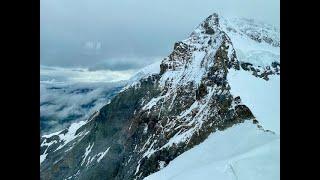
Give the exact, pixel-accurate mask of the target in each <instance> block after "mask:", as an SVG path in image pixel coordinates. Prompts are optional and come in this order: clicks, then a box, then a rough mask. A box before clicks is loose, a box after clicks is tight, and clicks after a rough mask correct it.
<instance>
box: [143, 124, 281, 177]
mask: <svg viewBox="0 0 320 180" xmlns="http://www.w3.org/2000/svg"><path fill="white" fill-rule="evenodd" d="M279 150H280V141H279V136H278V135H275V134H273V133H271V132H265V131H263V130H261V129H258V128H257V127H256V125H254V124H252V123H251V122H244V123H241V124H238V125H235V126H233V127H231V128H229V129H226V130H225V131H218V132H215V133H213V134H211V135H210V136H209V137H208V138H207V139H206V140H205V141H204V142H203V143H201V144H199V145H197V146H195V147H194V148H192V149H190V150H189V151H187V152H185V153H183V154H182V155H180V156H178V157H177V158H175V159H174V160H173V161H171V162H170V164H169V165H167V166H166V167H165V168H164V169H162V170H160V171H158V172H156V173H154V174H152V175H150V176H148V177H146V178H144V180H168V179H175V180H194V179H223V180H235V179H237V180H256V179H259V180H270V179H274V180H276V179H280V172H279V171H280V154H279Z"/></svg>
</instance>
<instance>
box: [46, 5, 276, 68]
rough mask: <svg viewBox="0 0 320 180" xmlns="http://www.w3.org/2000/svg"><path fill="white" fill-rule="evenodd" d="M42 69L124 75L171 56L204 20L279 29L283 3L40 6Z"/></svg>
mask: <svg viewBox="0 0 320 180" xmlns="http://www.w3.org/2000/svg"><path fill="white" fill-rule="evenodd" d="M40 6H41V8H40V14H41V16H40V23H41V25H40V28H41V29H40V36H41V40H40V43H41V64H42V65H47V66H62V67H92V66H94V67H97V68H99V67H102V68H106V69H111V70H125V69H135V68H140V67H143V66H145V65H147V64H150V63H151V62H153V61H155V60H157V59H161V58H162V57H165V56H167V55H168V54H169V53H170V51H171V49H172V47H173V43H174V42H175V41H177V40H182V39H184V38H186V37H187V36H188V35H189V34H190V33H191V31H192V30H193V29H194V28H195V26H197V25H198V24H199V23H200V22H201V21H202V20H203V19H205V18H206V17H207V16H209V15H210V14H212V13H213V12H218V13H219V14H220V15H222V16H226V17H247V18H254V19H258V20H261V21H264V22H267V23H270V24H274V25H276V26H278V27H279V22H280V2H279V0H193V1H191V0H158V1H155V0H41V5H40Z"/></svg>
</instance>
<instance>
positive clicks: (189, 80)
mask: <svg viewBox="0 0 320 180" xmlns="http://www.w3.org/2000/svg"><path fill="white" fill-rule="evenodd" d="M228 23H229V24H228ZM274 32H277V31H276V30H275V29H273V28H270V27H269V26H267V25H264V24H261V23H260V24H259V23H257V24H256V23H255V22H254V21H250V20H237V21H228V20H225V19H222V18H219V17H218V15H217V14H213V15H211V16H209V17H208V18H207V19H206V20H205V21H204V22H202V23H201V24H200V25H199V26H198V27H197V28H196V29H195V30H194V31H193V32H192V33H191V35H190V36H189V37H188V38H187V39H185V40H183V41H180V42H177V43H175V45H174V49H173V51H172V53H171V54H170V55H169V56H168V57H166V58H164V60H163V61H162V62H161V64H160V72H159V69H157V68H154V67H156V65H154V67H153V66H152V65H151V66H150V67H148V68H146V70H143V71H142V72H144V73H142V75H139V73H138V74H137V75H136V78H133V79H132V81H131V83H130V84H129V85H127V86H126V87H125V88H124V89H123V90H122V91H121V92H120V93H119V94H118V95H117V96H115V97H114V98H113V99H112V100H111V102H110V103H109V104H107V105H105V106H104V107H102V108H101V109H100V110H99V111H98V112H96V113H95V114H93V115H92V117H90V118H89V119H88V120H87V121H83V122H81V123H80V124H77V125H75V126H74V127H73V126H70V128H69V129H66V130H65V131H61V132H58V133H56V134H51V135H50V136H46V137H42V138H41V140H40V141H41V143H42V146H41V154H42V156H41V162H42V163H41V170H40V172H41V177H42V178H43V179H64V178H71V179H72V178H74V179H88V178H94V179H143V178H145V177H147V176H149V175H151V174H152V173H155V172H157V171H158V172H157V173H155V174H153V175H151V176H149V177H148V178H149V179H152V178H160V179H170V177H171V178H173V177H174V179H179V177H180V178H181V179H184V177H185V176H184V173H185V174H188V173H186V172H184V171H180V170H181V169H184V168H186V169H185V170H186V171H188V167H189V165H190V164H192V163H195V164H197V163H206V161H205V160H203V159H202V160H203V161H202V160H201V159H199V160H197V159H194V158H192V157H194V156H201V153H200V154H199V149H200V152H201V151H202V150H203V149H205V150H206V151H207V150H210V151H208V152H206V153H207V155H208V156H207V157H208V159H212V163H211V161H210V163H207V164H206V165H207V166H206V165H205V164H202V165H199V168H195V169H194V172H196V171H198V172H202V173H201V174H199V173H194V174H192V175H190V177H195V178H201V177H202V178H206V177H208V176H205V175H208V173H209V172H207V170H209V169H210V170H211V169H214V172H215V173H214V174H210V178H217V179H221V178H222V179H224V178H223V177H225V178H226V179H227V177H229V178H238V179H243V178H248V177H249V176H250V178H253V179H259V178H260V177H261V176H263V177H269V175H270V177H271V176H272V178H275V179H277V178H278V177H279V176H278V171H277V170H278V168H277V166H276V165H277V164H278V159H279V158H278V155H279V154H277V153H279V152H278V149H279V148H278V146H277V142H278V140H277V138H278V136H279V135H280V134H279V131H278V130H279V128H278V127H279V126H278V124H279V122H277V121H278V119H276V118H277V117H276V116H277V114H276V112H275V114H274V115H272V116H268V113H269V112H270V111H269V110H265V109H269V108H271V109H272V108H274V109H275V111H277V110H278V108H277V107H278V106H273V105H275V104H276V102H278V99H277V98H278V96H277V95H276V94H277V92H276V91H277V89H276V88H277V87H278V86H277V85H276V84H277V81H278V80H279V75H280V60H279V56H278V55H279V53H278V51H277V50H278V48H279V46H280V42H279V38H278V36H277V33H274ZM229 34H231V35H230V36H229ZM233 41H237V42H238V44H237V43H235V44H234V42H233ZM244 45H246V46H244ZM255 47H257V48H256V49H255ZM238 53H239V54H241V55H240V57H239V58H238V57H237V54H238ZM260 58H263V59H260ZM255 86H259V88H255ZM274 88H275V89H274ZM266 89H269V90H272V91H270V92H273V93H270V94H268V99H267V100H269V99H273V98H274V99H273V100H270V101H266V98H262V97H257V98H255V99H254V100H252V99H250V97H248V95H247V93H248V92H250V93H251V95H252V96H260V95H261V92H264V91H265V90H266ZM274 94H275V95H274ZM262 104H263V105H262ZM269 106H273V107H269ZM277 112H278V111H277ZM260 119H261V120H260ZM260 121H261V123H260V124H259V122H260ZM261 125H262V126H261ZM264 126H266V127H264ZM71 127H73V128H71ZM269 130H270V131H275V132H276V133H277V134H274V133H273V132H270V131H269ZM242 138H243V139H242ZM239 139H241V140H242V141H243V142H241V141H240V142H239ZM202 142H203V143H202ZM226 142H229V143H226ZM268 142H272V143H270V144H271V145H267V146H266V147H267V148H265V146H264V144H267V143H268ZM201 143H202V144H201ZM199 144H200V145H199ZM268 149H269V150H268ZM250 150H252V152H251V151H250ZM215 151H216V152H215ZM249 151H250V152H249ZM203 154H204V153H203ZM209 154H214V155H212V156H209ZM266 156H267V157H272V158H269V159H268V163H265V164H263V165H261V163H262V161H265V159H266ZM190 158H191V159H190ZM218 158H224V159H218ZM223 160H225V161H223ZM183 162H186V163H183ZM187 162H188V163H189V165H188V163H187ZM184 164H185V166H183V165H184ZM225 165H226V166H227V167H226V166H225ZM257 165H261V167H265V168H263V169H258V167H259V166H257ZM271 165H272V167H271ZM273 165H275V166H273ZM221 168H222V169H221ZM174 169H178V170H179V169H180V170H179V172H174V171H175V170H174ZM159 170H160V171H159ZM164 171H166V172H167V173H163V172H164ZM177 173H178V174H177ZM189 174H190V173H189ZM267 174H268V175H267ZM163 175H165V176H163ZM166 175H167V176H166Z"/></svg>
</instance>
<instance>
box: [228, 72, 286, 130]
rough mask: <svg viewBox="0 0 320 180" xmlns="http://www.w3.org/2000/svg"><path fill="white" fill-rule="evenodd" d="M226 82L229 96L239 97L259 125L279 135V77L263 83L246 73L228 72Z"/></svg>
mask: <svg viewBox="0 0 320 180" xmlns="http://www.w3.org/2000/svg"><path fill="white" fill-rule="evenodd" d="M228 82H229V84H230V86H231V94H233V95H234V96H240V97H241V100H242V102H243V103H244V104H245V105H247V106H248V107H249V108H250V110H251V111H252V113H253V115H254V116H255V117H256V118H257V119H258V120H259V122H260V125H262V127H263V128H264V129H266V130H271V131H273V132H276V133H277V134H280V77H279V76H277V75H274V76H271V77H270V79H269V80H268V81H265V80H263V79H261V78H257V77H254V76H252V74H250V73H249V72H247V71H236V70H230V71H229V74H228Z"/></svg>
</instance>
